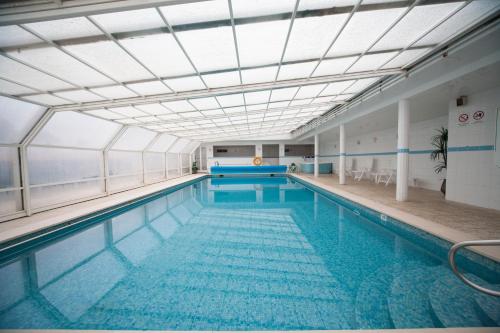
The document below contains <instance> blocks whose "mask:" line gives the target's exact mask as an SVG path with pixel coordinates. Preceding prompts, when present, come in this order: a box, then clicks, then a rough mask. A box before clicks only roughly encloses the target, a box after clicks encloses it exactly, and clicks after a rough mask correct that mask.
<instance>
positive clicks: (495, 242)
mask: <svg viewBox="0 0 500 333" xmlns="http://www.w3.org/2000/svg"><path fill="white" fill-rule="evenodd" d="M498 245H500V239H495V240H472V241H464V242H459V243H456V244H455V245H453V246H452V247H451V249H450V251H449V252H448V261H449V263H450V266H451V269H452V270H453V273H455V275H456V276H458V278H459V279H460V280H462V281H463V282H464V283H465V284H466V285H468V286H470V287H472V288H474V289H477V290H479V291H481V292H483V293H485V294H488V295H492V296H496V297H500V291H496V290H491V289H488V288H485V287H481V286H480V285H478V284H475V283H474V282H472V281H470V280H469V279H467V278H466V277H465V276H464V275H463V274H462V273H460V271H459V270H458V268H457V265H456V263H455V255H456V253H457V251H458V250H459V249H461V248H462V247H467V246H498Z"/></svg>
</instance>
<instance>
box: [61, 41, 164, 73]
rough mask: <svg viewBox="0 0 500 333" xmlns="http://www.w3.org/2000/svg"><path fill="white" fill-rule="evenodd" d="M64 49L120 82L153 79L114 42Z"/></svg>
mask: <svg viewBox="0 0 500 333" xmlns="http://www.w3.org/2000/svg"><path fill="white" fill-rule="evenodd" d="M138 39H141V38H138ZM64 48H65V49H66V50H68V51H70V52H71V53H73V54H74V55H76V56H77V57H79V58H80V59H82V60H84V61H85V62H87V63H88V64H90V65H92V66H94V67H95V68H97V69H99V70H101V71H102V72H105V73H106V74H108V75H109V76H111V77H113V78H114V79H116V80H118V81H134V80H141V79H151V78H153V77H152V75H151V74H150V73H149V72H148V71H147V70H146V69H144V67H142V66H141V65H140V64H139V63H137V62H136V61H135V60H134V59H133V58H132V57H130V56H129V55H128V54H127V53H126V52H125V51H123V50H122V49H121V48H120V47H119V46H118V45H116V44H115V43H114V42H112V41H99V42H95V43H86V44H71V45H66V46H64ZM150 53H155V52H150Z"/></svg>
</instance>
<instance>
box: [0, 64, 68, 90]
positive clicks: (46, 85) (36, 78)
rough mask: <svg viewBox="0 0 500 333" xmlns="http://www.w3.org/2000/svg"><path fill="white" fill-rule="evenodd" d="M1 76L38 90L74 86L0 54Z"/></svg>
mask: <svg viewBox="0 0 500 333" xmlns="http://www.w3.org/2000/svg"><path fill="white" fill-rule="evenodd" d="M0 68H1V69H2V77H4V78H6V79H9V80H12V81H14V82H19V83H21V84H25V85H27V86H29V87H34V88H38V89H40V90H58V89H67V88H74V87H73V86H72V85H70V84H68V83H66V82H63V81H61V80H59V79H56V78H54V77H52V76H49V75H47V74H44V73H42V72H40V71H37V70H35V69H32V68H30V67H28V66H25V65H23V64H21V63H19V62H17V61H14V60H11V59H9V58H7V57H3V56H0Z"/></svg>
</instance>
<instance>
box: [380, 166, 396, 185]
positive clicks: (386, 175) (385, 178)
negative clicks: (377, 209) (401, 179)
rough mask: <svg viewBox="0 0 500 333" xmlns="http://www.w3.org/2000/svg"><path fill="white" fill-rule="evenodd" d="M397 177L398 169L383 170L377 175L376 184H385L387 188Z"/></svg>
mask: <svg viewBox="0 0 500 333" xmlns="http://www.w3.org/2000/svg"><path fill="white" fill-rule="evenodd" d="M395 176H396V169H381V170H380V171H379V172H377V173H375V183H377V184H380V183H384V184H385V186H387V185H389V183H390V182H391V180H392V179H393V178H394V177H395Z"/></svg>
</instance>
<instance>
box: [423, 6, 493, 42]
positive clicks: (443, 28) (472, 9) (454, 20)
mask: <svg viewBox="0 0 500 333" xmlns="http://www.w3.org/2000/svg"><path fill="white" fill-rule="evenodd" d="M498 8H500V4H499V3H498V1H497V0H480V1H472V2H471V3H470V4H468V5H467V6H466V7H465V8H463V9H462V10H460V11H459V12H458V13H457V14H455V15H453V16H452V17H451V18H449V19H448V20H447V21H446V22H444V23H443V24H441V25H440V26H439V27H437V28H436V29H434V30H433V31H432V32H431V33H429V34H428V35H427V36H425V37H424V38H422V39H421V40H420V41H418V42H417V43H416V44H415V45H417V46H422V45H431V44H438V43H441V42H443V41H445V40H447V39H449V38H450V37H452V36H453V35H455V34H458V33H460V32H461V31H462V30H463V29H464V28H466V27H467V26H468V25H470V24H472V23H473V22H475V21H476V20H478V19H480V17H481V16H483V15H489V14H490V13H492V12H493V11H495V10H498Z"/></svg>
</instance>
